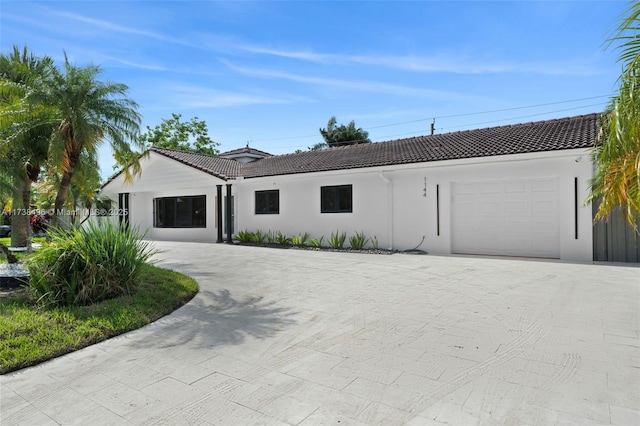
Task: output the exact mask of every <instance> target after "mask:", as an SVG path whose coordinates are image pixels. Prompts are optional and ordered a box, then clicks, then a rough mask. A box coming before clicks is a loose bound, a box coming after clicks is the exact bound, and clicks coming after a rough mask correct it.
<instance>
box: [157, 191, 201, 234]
mask: <svg viewBox="0 0 640 426" xmlns="http://www.w3.org/2000/svg"><path fill="white" fill-rule="evenodd" d="M178 200H181V201H178ZM195 201H197V202H198V204H200V206H201V207H202V208H203V211H202V213H201V214H198V215H197V216H196V214H197V211H194V206H193V205H194V202H195ZM183 202H186V203H187V204H188V205H182V206H180V207H181V209H179V208H178V207H179V204H178V203H183ZM167 203H173V209H171V210H172V212H171V214H169V215H167V214H166V213H167V212H169V210H168V208H169V209H170V207H169V206H168V205H167ZM185 206H186V207H187V208H186V209H185V208H184V207H185ZM197 207H199V206H196V208H197ZM160 213H163V214H164V216H165V220H166V218H167V217H170V218H171V223H168V222H167V223H162V222H161V221H160V218H159V214H160ZM185 213H186V214H185ZM194 223H195V225H194ZM153 227H154V228H164V229H202V228H206V227H207V196H206V195H204V194H203V195H176V196H171V197H156V198H154V199H153Z"/></svg>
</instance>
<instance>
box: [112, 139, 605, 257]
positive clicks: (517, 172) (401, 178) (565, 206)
mask: <svg viewBox="0 0 640 426" xmlns="http://www.w3.org/2000/svg"><path fill="white" fill-rule="evenodd" d="M142 167H143V173H142V176H140V177H138V178H137V179H136V180H135V183H134V184H133V185H131V184H124V182H123V177H122V176H119V177H117V178H116V179H114V181H112V182H110V183H109V184H108V185H106V186H105V188H103V191H102V192H103V194H106V195H108V196H110V198H111V199H113V200H114V201H115V202H116V205H114V207H117V200H118V193H120V192H129V193H130V195H129V197H130V198H129V204H130V206H129V208H130V223H131V224H132V225H134V226H138V227H139V229H140V230H142V231H147V232H148V233H147V238H150V239H160V240H176V241H203V242H215V241H216V239H217V229H216V185H217V184H221V185H225V184H226V183H231V184H232V193H233V196H234V204H235V205H234V209H235V224H234V226H235V228H234V229H235V231H236V232H237V231H240V230H249V231H256V230H261V231H269V230H271V231H280V232H282V233H284V234H285V235H287V236H292V235H299V234H304V233H309V234H310V235H311V237H312V238H320V237H321V236H324V238H325V241H326V240H327V239H328V238H329V237H330V235H331V233H332V232H335V231H339V232H343V231H344V232H346V233H347V236H352V235H353V234H355V232H364V233H365V234H366V235H367V236H368V237H372V236H375V237H376V238H377V240H378V244H379V247H380V248H389V249H396V250H408V249H413V248H419V249H421V250H425V251H427V252H429V253H434V254H450V253H451V252H452V245H451V239H452V238H451V226H452V220H451V188H452V184H453V183H463V182H489V181H507V180H510V181H513V180H519V179H544V178H554V179H557V182H558V186H559V199H558V210H559V224H560V226H559V228H560V231H559V232H560V235H559V240H560V258H561V259H563V260H570V261H591V260H592V256H593V255H592V252H593V251H592V250H593V249H592V217H591V206H585V205H583V201H584V199H585V198H586V196H587V193H588V181H589V179H590V178H591V177H592V174H593V167H592V165H591V162H590V160H589V154H588V151H587V150H564V151H557V152H544V153H534V154H517V155H506V156H500V157H488V158H475V159H465V160H450V161H439V162H432V163H420V164H409V165H400V166H385V167H372V168H365V169H354V170H340V171H330V172H319V173H305V174H297V175H286V176H274V177H264V178H254V179H236V180H231V181H229V182H225V181H223V180H221V179H217V178H215V177H213V176H211V175H208V174H206V173H204V172H200V171H198V170H196V169H193V168H191V167H188V166H185V165H183V164H181V163H179V162H177V161H174V160H170V159H168V158H166V157H163V156H161V155H159V154H155V153H153V152H152V153H151V155H150V157H149V158H145V159H143V160H142ZM576 177H577V178H578V183H579V188H578V189H579V195H578V201H579V207H578V239H576V238H575V202H574V178H576ZM332 185H352V188H353V212H352V213H320V187H321V186H332ZM437 185H438V186H439V194H440V197H439V198H440V210H439V223H440V227H439V228H440V232H439V235H438V232H437V230H438V227H437V208H436V186H437ZM271 189H278V190H279V191H280V193H279V195H280V213H279V214H276V215H256V214H255V191H262V190H271ZM425 190H426V191H425ZM203 194H204V195H206V196H207V227H206V228H204V229H203V228H193V229H189V228H153V198H156V197H169V196H188V195H203ZM225 195H226V187H224V186H223V196H225ZM425 195H426V196H425ZM223 214H224V213H223ZM225 237H226V234H225ZM347 245H348V240H347Z"/></svg>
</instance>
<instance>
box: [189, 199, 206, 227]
mask: <svg viewBox="0 0 640 426" xmlns="http://www.w3.org/2000/svg"><path fill="white" fill-rule="evenodd" d="M206 201H207V200H206V198H205V197H194V198H193V199H192V209H193V210H192V226H193V227H194V228H204V227H206V226H207V214H206V213H207V203H206Z"/></svg>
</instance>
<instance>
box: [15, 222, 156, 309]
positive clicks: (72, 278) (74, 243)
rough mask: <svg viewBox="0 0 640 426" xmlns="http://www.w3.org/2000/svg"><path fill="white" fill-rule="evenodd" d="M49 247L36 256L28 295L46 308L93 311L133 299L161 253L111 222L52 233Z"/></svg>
mask: <svg viewBox="0 0 640 426" xmlns="http://www.w3.org/2000/svg"><path fill="white" fill-rule="evenodd" d="M49 235H50V238H51V245H50V246H49V247H46V248H43V249H42V250H40V251H39V252H37V253H35V254H34V255H32V256H31V257H30V258H29V260H28V262H27V265H28V267H29V273H30V275H31V277H30V280H29V285H28V290H29V291H30V292H31V294H32V296H33V297H34V298H35V299H36V300H37V301H38V302H39V303H40V304H42V305H47V306H77V305H89V304H93V303H96V302H99V301H102V300H106V299H110V298H113V297H118V296H122V295H126V294H130V293H131V291H132V290H133V289H134V288H135V286H136V284H137V280H138V277H139V274H140V271H141V269H142V267H143V265H144V264H146V263H148V262H149V259H150V258H151V256H153V255H154V254H156V253H157V251H156V250H153V249H151V247H150V245H149V243H148V242H144V241H142V240H141V235H140V234H139V233H138V231H137V229H134V228H132V227H130V226H120V225H118V224H113V223H111V222H105V223H103V224H102V225H96V224H93V223H91V224H88V225H86V226H83V227H81V228H71V229H66V230H63V229H51V230H50V231H49Z"/></svg>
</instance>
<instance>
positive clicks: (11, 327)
mask: <svg viewBox="0 0 640 426" xmlns="http://www.w3.org/2000/svg"><path fill="white" fill-rule="evenodd" d="M197 292H198V285H197V283H196V282H195V280H193V279H192V278H190V277H187V276H186V275H183V274H180V273H177V272H174V271H170V270H167V269H161V268H158V267H155V266H151V265H144V266H143V268H142V270H141V274H140V277H139V284H138V285H137V286H136V288H135V291H134V292H133V293H132V294H131V295H127V296H120V297H117V298H114V299H109V300H105V301H103V302H100V303H96V304H93V305H89V306H72V307H55V308H53V307H50V308H44V307H38V306H36V305H35V304H34V303H33V302H32V301H30V300H29V299H28V298H27V297H26V296H14V297H9V298H5V299H0V374H5V373H8V372H10V371H14V370H18V369H20V368H24V367H28V366H31V365H35V364H38V363H40V362H43V361H46V360H48V359H51V358H55V357H57V356H60V355H63V354H66V353H69V352H73V351H75V350H78V349H80V348H84V347H86V346H89V345H92V344H94V343H98V342H101V341H103V340H106V339H108V338H110V337H114V336H117V335H119V334H122V333H125V332H127V331H130V330H134V329H137V328H140V327H142V326H143V325H146V324H149V323H150V322H153V321H155V320H157V319H158V318H160V317H162V316H164V315H167V314H169V313H171V312H172V311H174V310H175V309H177V308H178V307H180V306H182V305H184V304H185V303H186V302H188V301H189V300H191V298H192V297H193V296H194V295H195V294H196V293H197Z"/></svg>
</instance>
